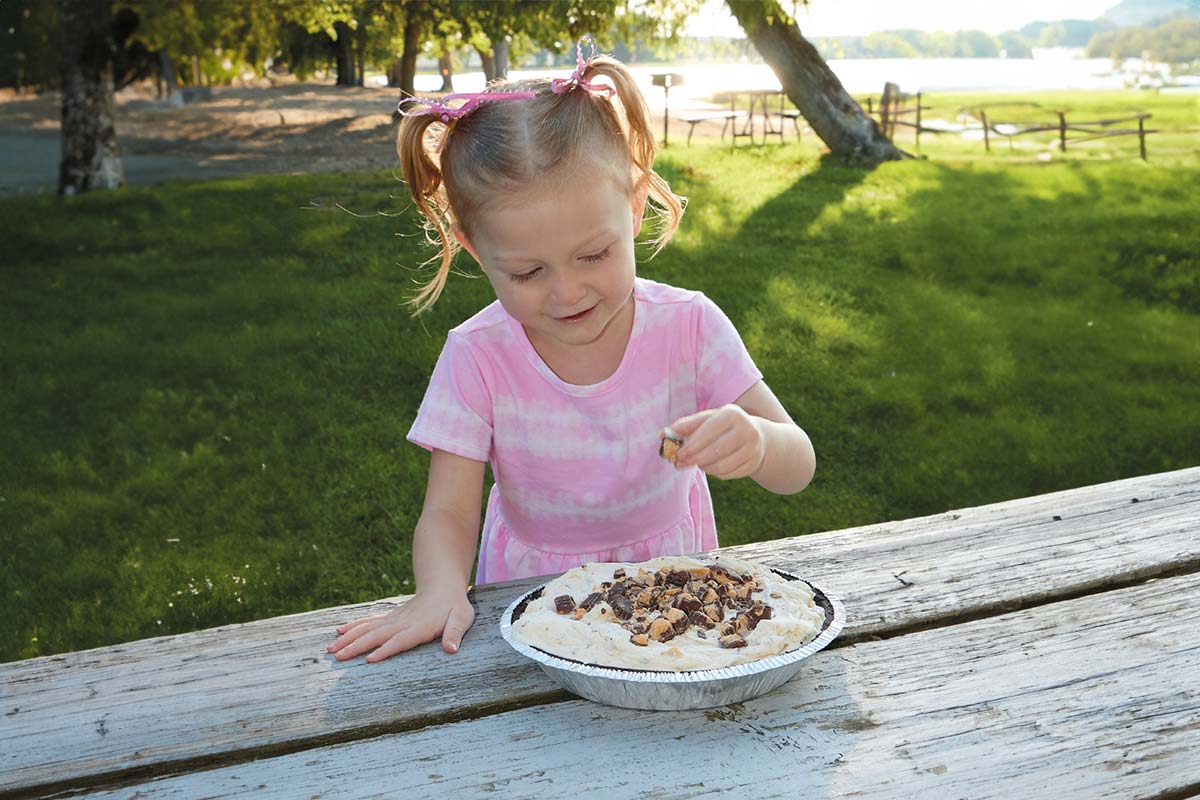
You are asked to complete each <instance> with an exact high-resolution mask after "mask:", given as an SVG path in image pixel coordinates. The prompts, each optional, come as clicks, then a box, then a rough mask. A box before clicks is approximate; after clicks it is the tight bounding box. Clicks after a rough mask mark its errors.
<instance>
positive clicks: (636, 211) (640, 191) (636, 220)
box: [633, 181, 650, 238]
mask: <svg viewBox="0 0 1200 800" xmlns="http://www.w3.org/2000/svg"><path fill="white" fill-rule="evenodd" d="M649 192H650V184H649V183H646V182H645V181H642V182H641V183H640V184H639V186H638V188H637V191H635V192H634V194H633V236H634V238H637V235H638V234H639V233H641V232H642V218H643V217H644V216H645V215H646V196H647V195H648V194H649Z"/></svg>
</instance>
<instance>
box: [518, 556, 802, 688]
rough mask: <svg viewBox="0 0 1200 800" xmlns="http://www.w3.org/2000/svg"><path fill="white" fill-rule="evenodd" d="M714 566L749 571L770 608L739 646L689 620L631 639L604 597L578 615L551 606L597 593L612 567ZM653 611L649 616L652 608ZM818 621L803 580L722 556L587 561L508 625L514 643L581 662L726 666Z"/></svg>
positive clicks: (776, 649) (787, 645) (772, 649)
mask: <svg viewBox="0 0 1200 800" xmlns="http://www.w3.org/2000/svg"><path fill="white" fill-rule="evenodd" d="M714 565H715V566H719V567H723V568H724V569H726V570H728V571H729V572H731V573H733V574H735V575H738V576H742V575H749V576H751V577H753V578H754V580H755V583H756V584H757V587H758V589H757V590H756V591H754V592H753V595H752V599H753V600H755V601H758V602H761V603H763V604H766V605H769V606H771V616H770V618H769V619H763V620H761V621H759V622H758V623H757V625H756V627H754V628H753V629H752V630H748V631H744V632H742V633H741V636H742V637H743V638H744V640H745V642H746V646H745V647H736V648H729V647H722V646H721V644H720V641H719V638H720V637H719V636H718V632H717V631H716V630H707V631H706V630H704V629H703V628H701V627H699V626H690V627H688V629H687V630H686V631H685V632H683V633H681V634H679V635H677V636H675V637H673V638H671V639H669V640H667V641H665V642H659V641H655V640H653V639H651V640H650V641H648V643H647V644H645V645H639V644H635V643H634V642H633V641H631V636H630V631H629V630H627V629H626V628H624V627H622V626H621V622H622V620H620V619H618V618H617V616H616V614H615V613H614V610H613V608H612V606H611V605H610V604H609V603H608V601H607V600H600V601H599V602H597V603H596V604H595V605H594V606H592V607H591V608H590V609H589V610H587V612H586V613H584V614H582V616H581V617H580V618H578V619H576V617H575V615H574V614H571V613H559V612H558V611H557V610H556V609H555V598H558V597H562V596H563V595H568V596H570V597H571V598H572V599H573V601H574V602H575V604H577V605H578V604H581V603H582V602H583V601H584V600H585V599H586V598H587V597H588V596H589V595H591V594H592V593H594V592H603V591H604V589H603V588H602V586H601V584H603V583H605V582H613V581H614V578H613V573H614V572H616V571H617V570H619V569H624V570H625V574H626V576H628V577H631V578H632V577H636V576H637V575H638V574H639V570H645V571H646V572H649V573H653V572H657V571H658V570H662V569H671V570H692V569H700V568H703V567H711V566H714ZM737 613H738V611H737V610H736V609H733V610H728V611H727V612H726V615H725V618H726V619H732V618H733V617H735V616H736V614H737ZM651 616H655V614H654V613H653V612H652V613H651ZM824 619H825V611H824V609H822V608H821V607H820V606H818V605H816V603H815V602H814V600H813V593H812V590H811V589H810V588H809V586H808V585H807V584H806V583H804V582H803V581H789V580H785V579H783V578H781V577H779V576H778V575H776V574H775V573H773V572H771V571H770V570H769V569H766V568H764V567H762V566H760V565H758V564H752V563H750V562H747V561H742V560H739V559H735V558H731V557H729V556H725V555H718V556H716V557H715V558H713V559H710V560H705V561H697V560H696V559H694V558H688V557H685V556H674V557H664V558H656V559H652V560H650V561H643V562H640V563H593V564H584V565H583V566H582V567H576V568H575V569H573V570H571V571H569V572H567V573H566V574H564V575H562V576H560V577H558V578H556V579H554V580H553V581H551V582H550V583H548V584H547V585H546V587H545V589H544V590H543V592H542V594H541V595H540V596H539V597H537V598H536V599H534V600H532V601H530V602H529V604H528V605H527V606H526V608H525V611H524V612H523V613H522V614H521V616H520V617H519V618H518V619H517V620H516V622H514V623H513V633H514V634H515V635H516V637H517V638H518V639H519V640H520V641H522V642H525V643H526V644H529V645H532V646H534V647H536V648H538V649H540V650H544V651H545V652H547V653H550V654H551V655H556V656H559V657H562V658H570V659H574V660H576V661H582V662H584V663H587V664H596V665H599V666H604V667H616V668H623V669H649V670H668V671H683V670H702V669H720V668H722V667H732V666H737V665H739V664H747V663H750V662H752V661H757V660H759V659H762V658H766V657H768V656H773V655H778V654H780V653H783V652H786V651H788V650H793V649H795V648H797V647H800V646H801V645H803V644H805V643H806V642H809V641H811V640H812V639H814V638H815V637H816V635H817V634H818V633H819V632H820V630H821V624H822V622H823V621H824Z"/></svg>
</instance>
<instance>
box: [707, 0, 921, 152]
mask: <svg viewBox="0 0 1200 800" xmlns="http://www.w3.org/2000/svg"><path fill="white" fill-rule="evenodd" d="M726 2H727V3H728V4H729V8H730V10H731V11H732V12H733V15H734V16H735V17H736V18H737V21H738V23H739V24H740V25H741V26H742V29H743V30H744V31H745V32H746V35H747V36H748V37H749V38H750V41H751V42H752V43H753V44H754V47H755V49H757V50H758V52H759V53H760V54H761V55H762V57H763V59H764V60H765V61H766V62H767V63H768V64H770V65H771V69H772V70H774V71H775V75H776V76H777V77H778V78H779V82H780V83H781V84H782V85H783V91H784V93H786V94H787V96H788V99H789V100H791V101H792V102H793V103H795V105H796V108H798V109H799V110H800V113H801V114H803V115H804V119H806V120H807V121H808V124H809V125H810V126H811V127H812V129H813V132H814V133H816V134H817V136H818V137H819V138H820V139H821V141H823V142H824V143H825V144H826V145H827V146H828V147H829V149H830V151H831V152H832V153H833V154H834V155H835V156H837V157H839V158H841V159H842V160H844V161H846V162H848V163H853V164H878V163H880V162H882V161H895V160H898V159H901V158H908V157H909V156H908V154H907V153H904V152H903V151H901V150H899V149H898V148H897V147H896V146H895V145H894V144H892V143H891V142H890V141H888V139H887V137H885V136H884V135H883V132H882V131H881V130H880V129H879V126H878V125H877V124H876V123H875V120H873V119H871V118H870V117H868V116H867V115H866V114H865V113H863V110H862V107H861V106H859V104H858V103H857V102H855V101H854V98H852V97H851V96H850V95H849V94H848V93H847V92H846V89H845V87H843V86H842V82H841V81H840V80H838V77H837V76H836V75H834V74H833V70H831V69H830V68H829V65H828V64H826V63H825V61H824V60H823V59H822V58H821V55H820V54H819V53H818V52H817V49H816V48H815V47H813V46H812V44H811V43H809V41H808V40H807V39H805V38H804V36H803V35H801V33H800V26H799V25H797V24H796V21H795V20H793V19H791V18H790V17H789V16H788V15H787V14H786V13H785V12H784V10H783V9H782V8H780V6H779V4H778V3H777V2H775V0H726Z"/></svg>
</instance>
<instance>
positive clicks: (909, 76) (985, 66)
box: [416, 49, 1153, 110]
mask: <svg viewBox="0 0 1200 800" xmlns="http://www.w3.org/2000/svg"><path fill="white" fill-rule="evenodd" d="M1080 53H1081V51H1079V50H1070V49H1048V50H1041V51H1035V58H862V59H834V60H831V61H830V62H829V66H830V68H831V69H833V72H834V74H836V75H837V76H838V78H839V79H840V80H841V82H842V85H843V86H845V87H846V89H847V90H848V91H850V92H851V93H854V94H867V93H870V94H879V93H881V92H882V91H883V84H884V83H885V82H886V81H892V82H893V83H897V84H899V86H900V88H901V89H902V90H904V91H906V92H917V91H923V92H935V91H936V92H952V91H1016V92H1021V91H1027V92H1035V91H1044V90H1053V89H1121V88H1124V87H1125V86H1127V85H1128V83H1127V82H1128V81H1130V80H1131V79H1133V78H1134V77H1135V76H1136V75H1137V74H1138V73H1139V72H1141V71H1143V65H1142V64H1141V63H1140V61H1138V60H1137V59H1130V60H1129V61H1128V62H1126V63H1125V64H1124V65H1122V70H1121V71H1114V68H1113V62H1112V60H1111V59H1107V58H1082V57H1080ZM1146 66H1149V67H1151V68H1153V65H1146ZM632 71H633V73H634V75H635V76H636V77H637V78H638V82H639V84H641V86H642V90H643V93H644V94H645V96H646V100H647V101H648V102H649V104H650V107H651V108H652V109H659V110H661V108H662V106H663V90H662V89H661V88H659V87H656V86H654V85H653V84H652V80H651V76H652V75H653V74H654V73H660V72H674V73H679V74H682V75H683V76H684V83H683V85H682V86H677V87H673V88H672V89H671V106H672V108H682V107H685V106H695V105H699V99H700V98H703V97H707V96H711V95H713V94H715V93H717V92H721V91H724V90H730V89H747V88H762V89H770V88H776V89H777V88H779V81H778V79H776V77H775V73H774V72H772V71H771V68H770V67H769V66H767V65H766V64H748V63H747V64H714V65H694V64H692V65H682V66H669V65H653V66H645V67H642V66H636V67H633V68H632ZM566 74H567V73H566V71H565V70H563V69H557V70H546V69H532V70H511V71H510V72H509V77H512V78H522V77H542V76H549V77H565V75H566ZM440 86H441V78H440V77H438V76H437V75H419V76H417V81H416V88H417V90H418V91H428V92H436V91H437V90H438V88H439V87H440ZM483 86H484V81H483V73H482V72H478V71H475V72H464V73H460V74H456V75H455V76H454V89H455V91H458V92H478V91H482V89H483Z"/></svg>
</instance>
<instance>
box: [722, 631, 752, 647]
mask: <svg viewBox="0 0 1200 800" xmlns="http://www.w3.org/2000/svg"><path fill="white" fill-rule="evenodd" d="M717 642H718V643H719V644H720V645H721V647H725V648H729V647H745V646H746V640H745V639H743V638H742V637H740V636H738V635H737V634H736V633H734V634H731V635H729V636H722V637H721V638H720V639H718V640H717Z"/></svg>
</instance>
